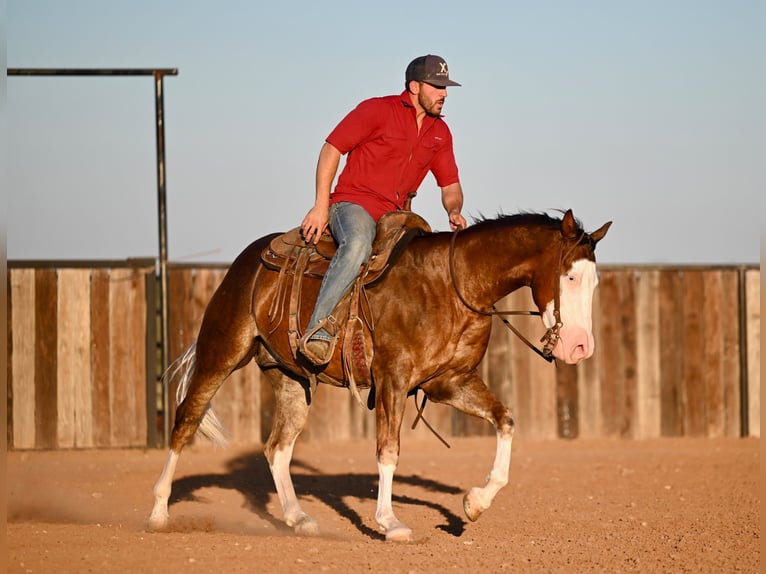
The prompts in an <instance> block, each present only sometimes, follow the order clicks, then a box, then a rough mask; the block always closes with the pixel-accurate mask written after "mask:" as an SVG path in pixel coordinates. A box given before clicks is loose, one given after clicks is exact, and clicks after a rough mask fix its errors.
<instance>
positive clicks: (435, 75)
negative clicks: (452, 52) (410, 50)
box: [404, 54, 460, 88]
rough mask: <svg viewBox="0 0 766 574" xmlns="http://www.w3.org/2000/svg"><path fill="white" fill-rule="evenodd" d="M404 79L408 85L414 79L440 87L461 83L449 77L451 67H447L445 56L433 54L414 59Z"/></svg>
mask: <svg viewBox="0 0 766 574" xmlns="http://www.w3.org/2000/svg"><path fill="white" fill-rule="evenodd" d="M404 80H405V83H406V84H407V86H409V85H410V82H411V81H413V80H414V81H416V82H426V83H427V84H431V85H434V86H438V87H440V88H446V87H447V86H459V85H460V84H458V83H457V82H453V81H452V80H450V79H449V68H447V62H445V61H444V58H442V57H440V56H434V55H432V54H428V55H427V56H420V57H419V58H415V59H414V60H412V62H410V65H409V66H407V71H406V72H405V73H404Z"/></svg>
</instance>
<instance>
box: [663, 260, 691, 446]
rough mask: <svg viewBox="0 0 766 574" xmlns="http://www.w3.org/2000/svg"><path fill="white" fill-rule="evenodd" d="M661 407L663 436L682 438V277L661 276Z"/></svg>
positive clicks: (675, 274)
mask: <svg viewBox="0 0 766 574" xmlns="http://www.w3.org/2000/svg"><path fill="white" fill-rule="evenodd" d="M659 289H660V292H659V299H660V301H659V306H660V403H661V408H662V413H661V421H660V425H661V429H660V430H661V433H662V436H681V435H683V432H684V426H683V395H684V389H683V369H684V360H685V355H684V352H683V328H684V327H683V317H684V315H683V313H684V308H683V300H682V294H683V285H682V274H681V273H680V272H678V271H667V272H665V273H662V274H661V275H660V286H659Z"/></svg>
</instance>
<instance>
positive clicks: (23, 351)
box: [8, 269, 37, 449]
mask: <svg viewBox="0 0 766 574" xmlns="http://www.w3.org/2000/svg"><path fill="white" fill-rule="evenodd" d="M8 275H9V279H10V289H9V293H8V295H9V297H10V300H11V311H10V313H9V319H10V321H11V333H10V336H9V340H10V341H11V355H10V357H9V363H10V366H11V381H10V383H11V384H10V389H11V399H12V401H13V409H12V411H11V417H10V418H12V420H13V436H12V446H13V448H18V449H27V448H34V447H35V443H36V441H35V432H36V421H37V419H36V416H35V354H36V344H37V341H36V339H35V322H36V319H35V271H34V269H10V270H9V273H8Z"/></svg>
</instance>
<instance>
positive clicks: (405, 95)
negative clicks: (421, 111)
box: [399, 90, 444, 120]
mask: <svg viewBox="0 0 766 574" xmlns="http://www.w3.org/2000/svg"><path fill="white" fill-rule="evenodd" d="M399 98H400V99H401V101H402V105H404V107H405V108H411V109H412V110H413V111H414V110H415V106H413V105H412V102H411V101H410V93H409V92H408V91H407V90H404V91H403V92H402V93H401V94H400V95H399ZM443 117H444V114H439V115H438V116H436V117H434V116H429V115H426V118H431V119H432V120H436V119H441V118H443Z"/></svg>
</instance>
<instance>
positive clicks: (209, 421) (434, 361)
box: [149, 210, 611, 541]
mask: <svg viewBox="0 0 766 574" xmlns="http://www.w3.org/2000/svg"><path fill="white" fill-rule="evenodd" d="M610 225H611V221H610V222H608V223H605V224H604V225H603V226H601V227H600V228H599V229H598V230H596V231H594V232H591V233H588V232H586V231H584V230H583V228H582V224H581V223H580V222H579V220H577V219H576V218H575V217H574V215H573V214H572V211H571V210H568V211H566V212H565V213H564V214H563V217H561V218H557V217H553V216H551V215H548V214H545V213H527V212H525V213H519V214H515V215H499V216H497V217H496V218H494V219H492V218H481V219H479V220H477V221H475V222H474V223H473V224H472V225H470V226H468V227H466V228H465V229H463V230H460V231H456V232H429V233H424V234H422V235H418V236H415V237H413V238H412V239H411V241H409V243H407V245H406V246H405V247H404V248H403V249H402V250H401V252H400V253H399V255H398V259H397V261H396V263H395V264H393V265H391V266H390V267H389V268H388V269H387V270H386V273H385V274H384V275H383V276H382V277H381V278H380V279H379V280H377V281H376V282H375V283H373V284H370V285H367V286H366V287H365V288H364V296H363V299H364V302H365V304H366V308H367V311H366V313H367V315H369V316H368V317H367V318H366V319H365V320H366V321H367V322H369V324H370V325H371V326H372V337H371V338H372V345H373V348H372V351H371V352H370V356H371V357H370V369H369V370H370V375H371V376H370V381H369V386H368V385H367V383H365V382H364V381H362V382H361V385H362V388H365V387H367V388H370V394H369V397H370V400H371V401H374V409H375V422H376V446H377V449H376V460H377V467H378V472H379V479H380V480H379V485H378V496H377V509H376V513H375V519H376V522H377V523H378V525H379V527H380V528H381V530H382V531H383V533H385V538H386V540H390V541H411V540H413V533H412V530H411V529H410V528H409V527H408V526H407V525H406V524H405V523H404V522H402V521H401V520H399V518H397V516H396V515H395V514H394V510H393V507H392V490H393V480H394V474H395V471H396V467H397V463H398V459H399V452H400V429H401V425H402V419H403V415H404V410H405V402H406V399H407V397H408V396H409V395H412V394H415V393H416V392H421V391H422V393H424V394H425V397H427V399H428V400H430V401H433V402H435V403H444V404H447V405H450V406H452V407H453V408H456V409H458V410H459V411H462V412H464V413H468V414H470V415H473V416H476V417H479V418H482V419H485V420H487V421H488V422H490V423H491V424H492V425H493V426H494V427H495V434H496V437H497V448H496V453H495V458H494V462H493V464H492V467H491V470H490V472H489V475H488V477H487V480H486V484H485V485H484V486H481V487H473V488H471V489H470V490H469V491H468V492H467V493H466V494H465V495H464V497H463V510H464V512H465V515H466V516H467V518H468V519H469V520H470V521H475V520H477V519H478V518H479V516H480V515H481V514H482V513H483V512H485V511H486V510H487V509H488V508H489V507H490V505H491V503H492V501H493V499H494V498H495V496H496V495H497V493H498V492H499V491H500V489H501V488H503V487H504V486H505V485H506V484H507V483H508V476H509V471H510V461H511V444H512V440H513V433H514V420H513V417H512V415H511V412H510V411H509V409H508V408H507V407H506V406H504V405H503V404H502V403H501V402H500V401H499V400H498V399H497V398H496V397H495V396H494V394H493V393H492V392H491V391H490V390H489V388H488V387H487V385H486V384H485V383H484V382H483V381H482V379H481V378H480V377H479V374H478V372H477V366H478V364H479V362H480V360H481V359H482V357H483V355H484V353H485V351H486V349H487V345H488V342H489V335H490V328H491V323H492V316H493V315H494V314H496V313H499V312H498V311H497V310H496V309H495V307H494V305H495V303H497V302H498V301H499V300H500V299H502V298H503V297H505V296H506V295H508V294H509V293H511V292H512V291H514V290H516V289H519V288H521V287H523V286H527V287H530V288H531V293H532V299H533V301H534V304H535V306H536V307H537V312H532V313H534V314H538V315H540V316H541V319H542V322H543V325H544V327H545V328H546V329H547V332H546V336H545V337H544V339H545V340H546V350H545V354H547V355H552V357H553V358H555V359H557V360H562V361H564V362H566V363H568V364H577V363H579V362H580V361H582V360H584V359H587V358H588V357H590V356H591V355H592V353H593V349H594V340H593V334H592V328H591V325H592V321H591V309H592V297H593V292H594V289H595V288H596V285H597V283H598V276H597V273H596V263H595V261H596V259H595V254H594V250H595V247H596V244H597V243H598V242H599V241H600V240H601V239H603V237H604V236H605V235H606V233H607V231H608V229H609V226H610ZM277 235H278V234H272V235H268V236H266V237H262V238H260V239H257V240H255V241H254V242H253V243H251V244H250V245H249V246H248V247H247V248H245V249H244V251H242V252H241V253H240V254H239V255H238V257H237V258H236V259H235V260H234V262H233V263H232V264H231V266H230V267H229V269H228V271H227V273H226V275H225V276H224V278H223V280H222V282H221V284H220V286H219V287H218V289H217V290H216V291H215V292H214V294H213V296H212V297H211V300H210V302H209V303H208V306H207V308H206V310H205V313H204V316H203V320H202V323H201V326H200V329H199V332H198V334H197V339H196V341H195V342H194V343H192V345H191V346H190V347H189V348H188V349H187V350H186V352H185V353H184V354H183V355H182V356H181V357H179V359H178V360H177V361H175V362H174V364H173V365H172V366H171V367H172V369H173V374H174V375H179V376H180V383H179V387H178V397H177V398H178V403H179V404H178V408H177V411H176V416H175V423H174V426H173V430H172V434H171V440H170V448H169V451H168V456H167V459H166V463H165V466H164V468H163V470H162V473H161V475H160V478H159V480H158V481H157V483H156V484H155V486H154V489H153V495H154V506H153V508H152V512H151V515H150V518H149V528H150V529H151V530H162V529H165V528H166V527H167V526H168V523H169V514H168V499H169V497H170V493H171V485H172V481H173V475H174V473H175V469H176V465H177V463H178V460H179V456H180V454H181V451H182V449H183V447H184V445H186V444H187V442H188V441H189V440H190V439H191V438H192V436H193V435H194V434H195V432H197V431H200V433H201V434H203V435H206V436H207V437H208V438H211V439H213V440H216V441H218V440H221V439H222V438H223V435H222V434H221V430H222V429H221V427H220V421H218V420H217V418H216V417H215V413H214V412H213V411H212V409H211V407H210V401H211V399H212V398H213V396H214V395H215V393H216V391H217V390H218V389H219V387H220V386H221V384H222V383H223V382H224V380H225V379H226V378H227V377H228V376H229V375H230V374H231V373H232V372H234V371H235V370H236V369H239V368H241V367H243V366H245V365H246V364H247V363H249V362H250V361H251V360H255V362H256V363H257V364H258V366H259V367H260V369H261V370H262V372H263V374H264V376H265V378H266V379H267V380H268V381H269V383H270V384H271V385H272V386H273V389H274V395H275V412H274V417H273V425H272V429H271V433H270V435H269V437H268V440H267V442H266V444H265V447H264V453H265V456H266V458H267V461H268V464H269V468H270V470H271V474H272V477H273V479H274V484H275V486H276V491H277V495H278V498H279V501H280V504H281V508H282V514H283V519H284V521H285V523H286V524H287V525H288V526H289V527H292V528H293V530H294V532H295V533H296V534H299V535H317V534H318V533H319V525H318V523H317V522H316V521H315V520H314V519H313V518H312V517H311V516H309V515H308V514H307V513H306V512H304V510H303V509H302V508H301V505H300V503H299V501H298V498H297V496H296V493H295V490H294V487H293V482H292V478H291V475H290V462H291V458H292V453H293V448H294V445H295V441H296V439H297V438H298V435H299V434H300V433H301V431H302V429H303V427H304V424H305V422H306V419H307V416H308V412H309V408H310V404H311V399H312V395H313V392H314V390H315V389H316V385H317V384H318V383H330V384H335V385H336V386H348V376H347V372H346V370H344V365H343V361H342V358H341V356H340V355H342V352H341V349H342V347H343V346H342V345H338V347H337V348H336V350H335V356H334V357H333V359H332V361H331V362H330V363H329V364H328V365H327V366H326V367H324V368H320V369H319V372H316V371H312V367H310V366H307V365H310V364H309V363H307V362H306V363H303V362H302V361H301V360H300V355H297V356H296V355H295V353H294V352H292V351H291V347H290V336H291V334H290V333H289V331H290V329H289V325H287V322H286V321H285V320H284V317H283V315H284V311H283V310H282V311H275V310H276V309H277V308H278V304H277V302H278V301H280V300H282V301H284V299H286V298H288V296H290V295H291V293H290V292H291V291H292V292H294V290H295V289H296V288H297V285H298V284H299V283H302V292H301V298H302V299H303V300H304V301H305V302H308V303H313V301H314V300H315V298H316V294H317V292H318V290H319V286H320V281H321V278H318V277H311V276H301V277H300V278H298V277H296V278H293V279H292V280H291V283H292V287H291V288H290V287H289V285H288V283H289V282H286V281H285V280H284V277H283V276H282V277H280V276H281V275H284V274H280V273H278V272H277V271H274V270H272V269H269V268H266V267H265V266H264V262H263V258H262V254H263V252H264V250H265V249H268V246H269V245H270V242H271V241H272V240H273V239H274V238H275V237H276V236H277ZM296 276H297V274H296ZM308 303H304V304H303V305H301V306H300V310H299V311H298V313H297V315H298V317H297V322H298V324H299V325H302V326H304V328H305V325H306V324H307V323H308V318H309V315H310V314H311V311H312V305H311V304H308ZM293 335H294V333H293ZM315 369H316V368H315ZM169 370H170V369H169Z"/></svg>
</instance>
